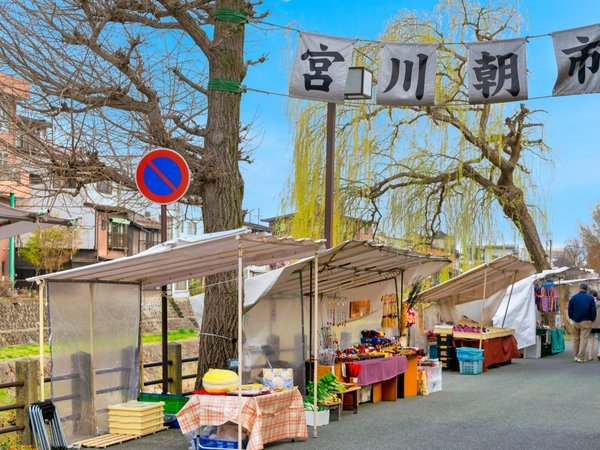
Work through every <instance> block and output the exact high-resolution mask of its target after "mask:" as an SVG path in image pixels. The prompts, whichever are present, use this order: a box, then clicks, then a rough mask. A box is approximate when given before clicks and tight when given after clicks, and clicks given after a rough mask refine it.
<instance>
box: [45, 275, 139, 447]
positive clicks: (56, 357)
mask: <svg viewBox="0 0 600 450" xmlns="http://www.w3.org/2000/svg"><path fill="white" fill-rule="evenodd" d="M140 300H141V299H140V286H139V285H137V284H108V283H80V282H76V283H71V282H69V283H58V282H49V283H48V303H49V318H50V327H51V336H50V345H51V357H52V369H51V373H52V400H53V402H54V403H55V405H56V407H57V409H58V413H59V415H60V416H61V419H62V421H63V429H64V431H65V434H66V435H67V438H69V439H71V438H74V437H87V436H92V435H95V434H101V433H106V432H108V410H107V407H108V406H109V405H112V404H116V403H122V402H126V401H129V400H133V399H135V398H136V397H137V391H138V384H139V365H140V359H139V329H140V306H141V305H140Z"/></svg>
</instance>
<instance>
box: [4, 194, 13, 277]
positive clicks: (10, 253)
mask: <svg viewBox="0 0 600 450" xmlns="http://www.w3.org/2000/svg"><path fill="white" fill-rule="evenodd" d="M8 198H9V205H10V207H11V208H14V207H15V194H13V193H12V192H11V193H10V195H9V197H8ZM3 275H4V274H3ZM8 281H9V283H11V284H12V283H14V282H15V238H14V237H13V236H11V237H10V238H8ZM12 287H13V288H14V285H13V286H12Z"/></svg>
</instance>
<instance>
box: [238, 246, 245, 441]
mask: <svg viewBox="0 0 600 450" xmlns="http://www.w3.org/2000/svg"><path fill="white" fill-rule="evenodd" d="M237 240H238V331H237V340H238V342H237V353H238V395H237V397H238V411H237V412H238V446H237V448H239V449H241V448H242V371H243V358H242V351H243V348H242V347H243V344H242V331H243V330H242V320H243V314H244V308H243V300H242V297H243V295H244V273H243V261H242V257H243V251H244V250H243V248H242V241H241V240H240V237H239V236H237Z"/></svg>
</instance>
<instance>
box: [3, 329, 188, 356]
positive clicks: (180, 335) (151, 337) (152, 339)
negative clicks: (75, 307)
mask: <svg viewBox="0 0 600 450" xmlns="http://www.w3.org/2000/svg"><path fill="white" fill-rule="evenodd" d="M197 337H198V332H197V331H196V330H194V329H192V328H190V329H189V330H185V329H183V328H180V329H179V330H177V331H169V341H182V340H185V339H195V338H197ZM142 342H143V343H144V344H154V343H156V342H161V335H160V334H146V335H144V336H142ZM39 348H40V347H39V345H37V344H27V345H11V346H8V347H2V348H0V360H2V359H19V358H30V357H34V356H38V352H39ZM44 354H46V355H49V354H50V347H49V346H48V344H46V345H44Z"/></svg>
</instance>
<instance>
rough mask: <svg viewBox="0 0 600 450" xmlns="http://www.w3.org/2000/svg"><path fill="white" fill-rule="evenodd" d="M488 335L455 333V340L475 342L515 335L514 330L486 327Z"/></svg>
mask: <svg viewBox="0 0 600 450" xmlns="http://www.w3.org/2000/svg"><path fill="white" fill-rule="evenodd" d="M486 328H487V330H488V332H487V333H467V332H462V331H455V332H454V339H474V340H477V341H478V340H480V339H481V340H482V341H484V340H486V339H494V338H500V337H505V336H513V335H514V334H515V330H514V328H495V327H486Z"/></svg>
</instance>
